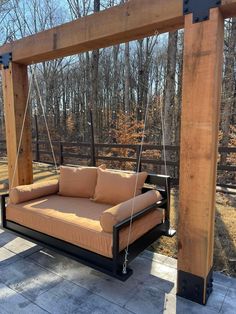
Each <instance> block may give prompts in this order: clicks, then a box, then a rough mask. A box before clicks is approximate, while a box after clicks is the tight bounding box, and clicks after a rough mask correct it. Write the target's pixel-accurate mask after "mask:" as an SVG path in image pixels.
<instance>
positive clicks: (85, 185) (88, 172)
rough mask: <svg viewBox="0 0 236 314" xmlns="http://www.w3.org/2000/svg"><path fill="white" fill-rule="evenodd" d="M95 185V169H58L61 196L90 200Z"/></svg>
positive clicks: (62, 167)
mask: <svg viewBox="0 0 236 314" xmlns="http://www.w3.org/2000/svg"><path fill="white" fill-rule="evenodd" d="M101 167H103V166H101ZM104 167H105V166H104ZM96 184H97V168H96V167H77V168H76V167H64V166H61V167H60V179H59V194H60V195H62V196H70V197H85V198H91V197H93V196H94V192H95V187H96Z"/></svg>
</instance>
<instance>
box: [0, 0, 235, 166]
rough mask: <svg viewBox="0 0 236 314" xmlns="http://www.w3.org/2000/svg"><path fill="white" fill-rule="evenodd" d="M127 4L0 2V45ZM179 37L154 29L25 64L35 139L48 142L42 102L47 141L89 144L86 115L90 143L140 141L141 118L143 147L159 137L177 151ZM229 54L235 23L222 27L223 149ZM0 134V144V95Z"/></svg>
mask: <svg viewBox="0 0 236 314" xmlns="http://www.w3.org/2000/svg"><path fill="white" fill-rule="evenodd" d="M125 1H126V0H119V1H118V0H116V1H115V0H93V1H92V0H60V1H59V0H58V1H54V0H42V1H38V0H3V1H1V3H0V45H2V44H4V43H8V42H11V41H15V40H17V39H19V38H21V37H25V36H28V35H31V34H34V33H37V32H40V31H43V30H46V29H48V28H51V27H54V26H57V25H60V24H62V23H65V22H68V21H71V20H73V19H77V18H80V17H83V16H86V15H89V14H92V13H94V12H98V11H101V10H104V9H106V8H108V7H111V6H114V5H119V4H122V3H124V2H125ZM183 39H184V33H183V31H176V32H171V33H169V34H162V35H159V34H158V30H157V32H156V34H154V36H152V37H148V38H144V39H141V40H138V41H134V42H128V43H124V44H120V45H116V46H113V47H109V48H105V49H100V50H96V51H92V52H87V53H83V54H79V55H75V56H71V57H67V58H62V59H57V60H53V61H50V62H43V63H40V64H37V65H36V67H35V66H34V65H32V66H30V67H29V78H30V77H31V76H32V72H35V77H36V79H35V80H33V81H32V88H31V91H30V103H31V113H32V117H33V118H34V117H35V116H37V119H38V125H39V133H40V139H47V132H46V131H45V125H44V122H43V118H42V107H41V106H40V102H42V103H43V107H44V110H45V112H46V117H47V120H48V123H49V127H50V131H51V134H52V138H53V140H60V141H74V142H89V141H90V128H89V124H88V121H89V112H90V109H91V110H92V112H93V117H94V129H95V142H96V143H120V144H137V143H139V142H140V133H141V129H142V128H143V122H144V120H145V114H147V116H146V118H147V119H146V127H145V130H146V131H145V142H146V143H148V144H156V145H162V144H163V134H165V145H173V146H179V141H180V139H179V138H180V132H179V130H180V123H181V90H182V66H183ZM235 50H236V18H233V19H228V20H226V21H225V46H224V67H223V81H222V101H221V121H220V132H219V141H220V146H223V147H229V146H232V147H234V146H236V84H235V80H236V75H235V74H236V67H235ZM0 83H1V82H0ZM36 84H38V85H39V90H38V89H37V88H36ZM161 118H163V119H161ZM32 121H33V123H32V129H33V135H35V125H34V119H32ZM0 136H1V139H4V138H5V135H4V112H3V103H2V97H1V96H0ZM219 158H220V160H221V163H222V164H229V165H233V164H235V163H236V156H235V154H225V153H222V154H221V156H220V157H219ZM167 159H172V156H171V154H169V155H168V154H167Z"/></svg>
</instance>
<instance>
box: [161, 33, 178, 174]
mask: <svg viewBox="0 0 236 314" xmlns="http://www.w3.org/2000/svg"><path fill="white" fill-rule="evenodd" d="M177 41H178V31H176V32H171V33H169V39H168V53H167V69H166V82H165V89H164V110H163V111H164V114H163V119H164V122H165V123H164V130H162V132H164V134H165V143H163V144H164V145H172V144H173V138H174V136H173V134H174V132H175V126H174V125H173V112H174V108H175V87H176V84H175V74H176V56H177ZM166 159H167V161H168V160H170V159H171V152H169V151H166ZM169 174H170V175H173V173H172V172H169Z"/></svg>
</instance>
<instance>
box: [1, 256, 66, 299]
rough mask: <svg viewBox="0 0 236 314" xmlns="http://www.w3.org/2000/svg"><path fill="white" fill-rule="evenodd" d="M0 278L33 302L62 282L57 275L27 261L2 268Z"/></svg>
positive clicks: (20, 261) (19, 261)
mask: <svg viewBox="0 0 236 314" xmlns="http://www.w3.org/2000/svg"><path fill="white" fill-rule="evenodd" d="M0 278H1V281H2V282H3V283H4V284H5V285H7V286H9V287H10V288H12V289H13V290H15V291H17V292H19V293H21V294H22V295H24V296H25V297H27V298H28V299H30V300H32V301H33V300H34V299H35V298H36V297H37V296H38V295H40V294H41V293H43V292H45V291H47V290H49V289H50V288H52V287H53V286H55V285H56V284H58V283H59V282H60V281H61V280H62V279H61V277H59V276H57V275H56V274H53V273H51V272H49V271H47V270H45V269H43V268H42V267H40V266H38V265H35V264H33V263H30V262H28V261H27V260H25V259H20V260H18V261H17V262H15V263H14V264H10V265H8V266H6V267H2V268H0Z"/></svg>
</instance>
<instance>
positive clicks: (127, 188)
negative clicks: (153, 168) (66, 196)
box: [94, 169, 148, 205]
mask: <svg viewBox="0 0 236 314" xmlns="http://www.w3.org/2000/svg"><path fill="white" fill-rule="evenodd" d="M97 171H98V179H97V186H96V189H95V194H94V201H95V202H98V203H105V204H111V205H117V204H119V203H122V202H125V201H127V200H129V199H131V198H133V197H134V196H137V195H140V194H141V192H142V187H143V185H144V182H145V181H146V179H147V176H148V174H147V173H146V172H140V173H138V174H130V173H125V172H115V171H111V170H103V169H98V170H97ZM136 180H137V187H136ZM135 187H136V190H135Z"/></svg>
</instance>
